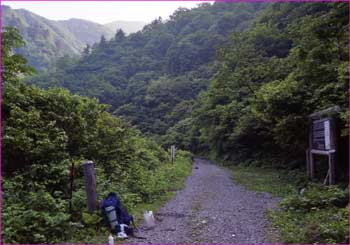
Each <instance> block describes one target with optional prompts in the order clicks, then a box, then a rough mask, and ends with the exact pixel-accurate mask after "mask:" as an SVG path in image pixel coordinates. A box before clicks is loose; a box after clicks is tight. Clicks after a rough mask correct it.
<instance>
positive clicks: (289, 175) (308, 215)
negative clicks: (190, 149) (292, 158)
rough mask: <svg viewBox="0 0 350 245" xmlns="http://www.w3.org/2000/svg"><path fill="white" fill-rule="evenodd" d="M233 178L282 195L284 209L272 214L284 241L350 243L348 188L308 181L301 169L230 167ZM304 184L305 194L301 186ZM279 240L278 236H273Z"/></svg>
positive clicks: (240, 182) (243, 183)
mask: <svg viewBox="0 0 350 245" xmlns="http://www.w3.org/2000/svg"><path fill="white" fill-rule="evenodd" d="M229 168H230V169H231V170H232V176H233V181H234V182H235V183H237V184H241V185H243V186H245V187H246V188H247V189H249V190H254V191H257V192H269V193H271V194H272V195H274V196H278V197H282V198H283V200H282V201H281V202H280V208H279V209H277V210H269V211H268V217H269V219H270V220H271V222H272V224H273V226H274V227H276V228H278V230H279V231H280V234H281V238H280V239H282V241H281V242H283V243H308V244H311V243H312V244H314V243H328V244H329V243H333V244H348V243H349V235H348V227H349V221H348V217H349V216H348V214H349V213H348V212H349V206H347V203H348V195H347V193H348V192H347V190H346V189H342V188H340V187H338V186H331V187H328V186H322V185H320V184H316V183H311V182H306V181H305V177H303V173H300V172H298V171H289V172H288V171H285V170H276V169H274V168H261V167H253V166H249V167H243V166H230V167H229ZM302 187H304V188H305V189H304V191H303V193H302V194H300V193H299V191H298V190H299V189H300V188H302ZM272 239H274V240H276V238H272Z"/></svg>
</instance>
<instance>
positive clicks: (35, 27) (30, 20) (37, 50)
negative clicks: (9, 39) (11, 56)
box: [1, 5, 113, 70]
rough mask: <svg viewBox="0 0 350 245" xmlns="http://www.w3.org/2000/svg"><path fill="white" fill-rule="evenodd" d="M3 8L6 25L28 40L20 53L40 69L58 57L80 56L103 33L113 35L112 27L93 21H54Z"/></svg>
mask: <svg viewBox="0 0 350 245" xmlns="http://www.w3.org/2000/svg"><path fill="white" fill-rule="evenodd" d="M1 7H2V15H1V18H2V25H3V26H12V27H16V28H17V29H18V30H19V31H20V34H21V35H22V37H23V39H24V41H25V43H26V45H25V46H23V47H20V48H18V49H17V50H16V53H19V54H22V55H23V56H25V57H26V58H27V59H28V62H29V64H30V65H31V66H34V67H35V68H36V69H38V70H43V69H45V68H48V67H49V66H50V65H52V64H53V63H54V62H55V60H56V59H57V58H58V57H62V56H64V55H80V53H81V52H82V51H83V49H84V47H85V46H86V45H87V44H89V45H93V44H94V43H95V42H98V41H99V40H100V37H101V35H105V36H106V37H111V36H112V35H113V34H112V33H113V31H112V30H111V29H109V28H107V27H105V26H103V25H100V24H97V23H93V22H90V21H86V20H79V19H71V20H66V21H53V20H48V19H46V18H44V17H41V16H39V15H36V14H34V13H32V12H30V11H27V10H25V9H11V8H10V7H8V6H6V5H2V6H1Z"/></svg>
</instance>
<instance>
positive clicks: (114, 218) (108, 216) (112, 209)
mask: <svg viewBox="0 0 350 245" xmlns="http://www.w3.org/2000/svg"><path fill="white" fill-rule="evenodd" d="M101 212H102V216H103V218H104V221H105V223H108V225H109V227H110V228H111V230H112V231H115V232H119V230H120V225H121V224H125V225H128V226H129V225H130V223H132V224H133V226H134V228H135V224H134V218H133V216H132V215H129V214H128V212H127V211H126V209H125V208H124V206H123V205H122V203H121V201H120V198H119V197H118V196H117V194H115V193H114V192H110V193H109V194H108V196H107V197H106V198H105V199H103V201H102V203H101Z"/></svg>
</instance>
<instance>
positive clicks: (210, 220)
mask: <svg viewBox="0 0 350 245" xmlns="http://www.w3.org/2000/svg"><path fill="white" fill-rule="evenodd" d="M278 201H279V200H278V199H277V198H274V197H272V196H271V195H270V194H267V193H260V194H257V193H256V192H253V191H248V190H245V189H244V188H243V187H241V186H238V185H236V184H234V183H233V182H232V179H231V175H230V173H229V171H227V170H224V169H221V168H219V167H218V166H216V165H213V164H211V163H210V162H209V161H207V160H203V159H195V163H194V164H193V169H192V174H191V175H190V176H189V177H188V179H187V180H186V186H185V188H184V189H183V190H180V191H178V192H177V193H176V195H175V197H174V198H173V199H172V200H171V201H169V202H168V203H167V204H166V205H165V206H164V207H162V208H161V209H160V210H159V211H158V212H157V214H156V218H159V220H157V222H156V227H155V228H153V229H151V230H147V229H146V228H145V227H144V226H142V225H141V227H140V231H139V232H138V235H139V236H143V237H146V238H147V239H146V240H141V239H135V238H133V239H129V240H128V241H127V242H128V243H269V242H270V241H269V240H268V237H267V230H268V229H269V227H270V224H269V222H268V220H267V218H266V210H267V209H268V208H273V207H275V206H276V204H277V202H278Z"/></svg>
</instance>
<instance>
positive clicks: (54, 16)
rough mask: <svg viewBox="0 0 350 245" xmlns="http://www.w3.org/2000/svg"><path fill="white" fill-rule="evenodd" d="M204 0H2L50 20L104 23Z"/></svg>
mask: <svg viewBox="0 0 350 245" xmlns="http://www.w3.org/2000/svg"><path fill="white" fill-rule="evenodd" d="M200 2H203V1H148V2H146V1H115V2H112V1H1V3H2V4H4V5H8V6H10V7H11V8H14V9H18V8H24V9H27V10H29V11H31V12H33V13H35V14H38V15H41V16H43V17H45V18H47V19H51V20H66V19H70V18H78V19H85V20H90V21H93V22H97V23H100V24H106V23H109V22H112V21H116V20H126V21H144V22H151V21H152V20H154V19H156V18H158V17H159V16H160V17H162V19H163V20H165V19H168V18H169V15H171V14H172V13H173V12H174V11H175V10H176V9H177V8H179V7H186V8H193V7H196V6H197V4H198V3H200Z"/></svg>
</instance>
